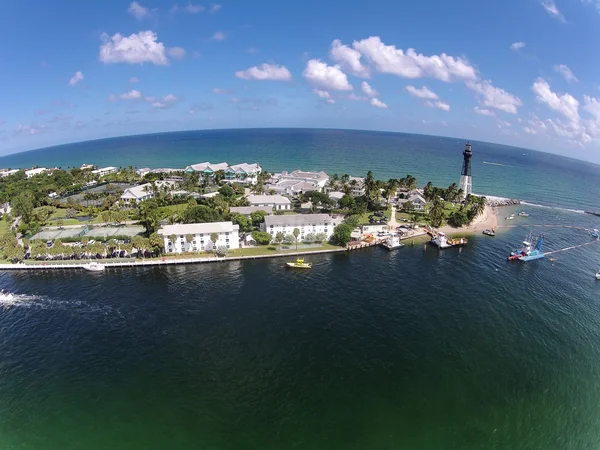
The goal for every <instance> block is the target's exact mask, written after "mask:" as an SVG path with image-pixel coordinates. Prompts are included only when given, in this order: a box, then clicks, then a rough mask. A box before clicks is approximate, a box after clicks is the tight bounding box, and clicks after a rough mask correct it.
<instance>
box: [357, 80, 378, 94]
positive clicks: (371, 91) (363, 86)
mask: <svg viewBox="0 0 600 450" xmlns="http://www.w3.org/2000/svg"><path fill="white" fill-rule="evenodd" d="M360 88H361V89H362V91H363V92H364V93H365V94H367V96H369V97H379V92H377V91H376V90H375V89H373V87H372V86H371V85H370V84H369V83H367V82H366V81H363V82H362V83H360Z"/></svg>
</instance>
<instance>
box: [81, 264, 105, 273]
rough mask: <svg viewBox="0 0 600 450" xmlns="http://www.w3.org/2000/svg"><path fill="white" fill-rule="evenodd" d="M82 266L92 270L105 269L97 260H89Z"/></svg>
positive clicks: (100, 270) (99, 270)
mask: <svg viewBox="0 0 600 450" xmlns="http://www.w3.org/2000/svg"><path fill="white" fill-rule="evenodd" d="M81 267H83V268H84V269H85V270H89V271H90V272H102V271H103V270H104V269H105V267H104V265H103V264H98V263H97V262H89V263H87V264H84V265H83V266H81Z"/></svg>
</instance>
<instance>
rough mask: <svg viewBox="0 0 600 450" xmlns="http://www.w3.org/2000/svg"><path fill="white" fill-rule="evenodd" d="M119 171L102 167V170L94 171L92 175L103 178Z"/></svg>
mask: <svg viewBox="0 0 600 450" xmlns="http://www.w3.org/2000/svg"><path fill="white" fill-rule="evenodd" d="M118 170H119V169H118V168H117V167H113V166H109V167H102V168H100V169H96V170H92V173H93V174H94V175H98V176H99V177H103V176H104V175H108V174H110V173H115V172H117V171H118Z"/></svg>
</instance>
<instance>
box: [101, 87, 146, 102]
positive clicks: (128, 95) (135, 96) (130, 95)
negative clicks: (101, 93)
mask: <svg viewBox="0 0 600 450" xmlns="http://www.w3.org/2000/svg"><path fill="white" fill-rule="evenodd" d="M108 99H109V100H110V101H111V102H114V101H116V100H141V99H142V93H141V92H140V91H138V90H136V89H132V90H131V91H128V92H125V93H123V94H120V95H114V94H111V95H109V96H108Z"/></svg>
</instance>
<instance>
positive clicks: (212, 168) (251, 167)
mask: <svg viewBox="0 0 600 450" xmlns="http://www.w3.org/2000/svg"><path fill="white" fill-rule="evenodd" d="M220 170H222V171H223V181H224V182H227V183H244V184H256V182H257V181H258V175H259V174H260V173H261V172H262V167H260V165H259V164H258V163H252V164H248V163H241V164H234V165H231V166H230V165H229V164H227V163H226V162H222V163H216V164H215V163H210V162H203V163H198V164H192V165H191V166H187V167H186V168H185V171H186V172H199V174H200V180H202V181H206V182H212V181H213V180H214V177H215V173H216V172H218V171H220Z"/></svg>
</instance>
